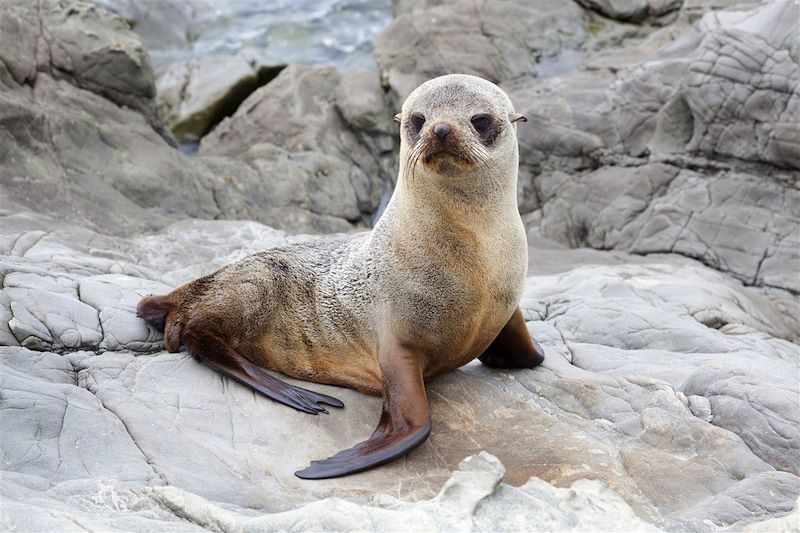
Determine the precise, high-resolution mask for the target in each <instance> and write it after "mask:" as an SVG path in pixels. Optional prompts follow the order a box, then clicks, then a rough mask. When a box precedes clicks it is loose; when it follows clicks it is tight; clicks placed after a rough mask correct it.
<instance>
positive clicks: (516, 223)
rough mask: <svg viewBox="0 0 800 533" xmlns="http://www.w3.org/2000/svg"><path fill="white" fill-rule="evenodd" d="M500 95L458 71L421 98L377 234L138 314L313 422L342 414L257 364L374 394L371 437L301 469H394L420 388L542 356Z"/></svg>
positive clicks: (150, 305)
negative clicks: (479, 367) (472, 364)
mask: <svg viewBox="0 0 800 533" xmlns="http://www.w3.org/2000/svg"><path fill="white" fill-rule="evenodd" d="M521 119H523V117H521V116H520V115H517V114H516V113H515V112H514V109H513V106H512V104H511V102H510V101H509V99H508V97H507V96H506V95H505V93H503V92H502V91H501V90H500V89H499V88H498V87H497V86H496V85H494V84H492V83H490V82H487V81H486V80H482V79H480V78H476V77H474V76H465V75H451V76H443V77H440V78H436V79H434V80H431V81H429V82H426V83H424V84H423V85H421V86H420V87H418V88H417V89H416V90H415V91H414V92H413V93H412V94H411V95H410V96H409V97H408V99H407V100H406V102H405V103H404V104H403V110H402V112H401V113H399V114H398V115H397V116H396V120H397V121H398V122H399V123H400V130H401V132H400V135H401V144H400V161H401V163H400V170H399V175H398V179H397V187H396V189H395V191H394V194H393V195H392V198H391V200H390V202H389V205H388V206H387V208H386V210H385V212H384V214H383V216H382V218H381V219H380V221H379V222H378V223H377V224H376V226H375V228H374V229H373V231H372V232H370V233H364V234H359V235H339V236H329V237H321V238H317V239H313V240H309V241H305V242H302V243H295V244H291V245H287V246H284V247H280V248H275V249H271V250H268V251H265V252H261V253H259V254H255V255H254V256H251V257H248V258H245V259H243V260H242V261H240V262H238V263H234V264H232V265H229V266H227V267H224V268H222V269H220V270H218V271H217V272H214V273H212V274H210V275H208V276H204V277H202V278H200V279H198V280H195V281H193V282H190V283H187V284H185V285H183V286H181V287H178V288H177V289H175V290H174V291H173V292H171V293H169V294H167V295H164V296H150V297H147V298H145V299H143V300H142V301H141V302H140V303H139V307H138V314H139V316H140V317H142V318H144V319H145V320H146V321H147V322H148V323H149V324H150V325H151V326H153V327H155V328H157V329H159V330H161V331H163V332H164V335H165V345H166V347H167V349H168V350H170V351H178V350H179V349H180V348H181V346H185V347H186V349H187V350H188V351H189V352H190V353H191V354H192V355H193V356H194V357H196V358H197V359H199V360H200V361H202V362H204V363H205V364H207V365H209V366H211V367H212V368H215V369H216V370H218V371H220V372H222V373H224V374H226V375H228V376H230V377H232V378H234V379H235V380H237V381H239V382H241V383H243V384H245V385H247V386H250V387H252V388H253V389H254V390H257V391H259V392H260V393H262V394H263V395H265V396H267V397H269V398H272V399H273V400H275V401H278V402H281V403H283V404H286V405H288V406H290V407H293V408H295V409H298V410H301V411H304V412H308V413H311V414H318V413H327V410H326V409H325V407H324V406H325V405H327V406H335V407H342V406H343V404H342V403H341V402H340V401H339V400H337V399H335V398H333V397H331V396H327V395H324V394H319V393H316V392H313V391H310V390H307V389H304V388H300V387H295V386H292V385H289V384H287V383H284V382H283V381H281V380H279V379H277V378H275V377H274V376H272V375H271V374H268V373H266V372H265V371H264V368H268V369H271V370H277V371H280V372H283V373H285V374H288V375H291V376H294V377H298V378H302V379H306V380H310V381H316V382H320V383H329V384H335V385H342V386H347V387H351V388H354V389H357V390H360V391H362V392H366V393H371V394H380V395H382V397H383V412H382V415H381V417H380V422H379V425H378V428H377V429H376V430H375V432H374V433H373V435H372V437H370V438H369V439H368V440H366V441H364V442H362V443H360V444H357V445H355V446H354V447H352V448H350V449H347V450H344V451H342V452H339V453H337V454H336V455H334V456H332V457H330V458H328V459H325V460H323V461H314V462H312V463H311V466H309V467H308V468H306V469H304V470H302V471H300V472H297V475H298V476H299V477H301V478H307V479H308V478H313V479H317V478H327V477H336V476H342V475H347V474H352V473H355V472H360V471H362V470H365V469H368V468H371V467H373V466H376V465H379V464H383V463H386V462H388V461H391V460H393V459H395V458H397V457H399V456H401V455H403V454H405V453H407V452H408V451H409V450H411V449H413V448H414V447H416V446H419V445H420V444H422V443H423V442H424V441H425V440H426V439H427V437H428V435H429V433H430V430H431V422H430V412H429V406H428V401H427V396H426V393H425V385H424V381H425V379H429V378H432V377H435V376H436V375H439V374H441V373H442V372H446V371H448V370H452V369H454V368H457V367H459V366H461V365H463V364H465V363H467V362H469V361H471V360H472V359H475V358H476V357H478V358H479V359H480V360H481V361H482V362H483V363H485V364H487V365H490V366H495V367H501V368H532V367H534V366H536V365H538V364H540V363H541V361H542V360H543V354H542V352H541V348H540V347H539V346H538V344H537V343H535V341H533V339H532V338H531V337H530V335H529V334H528V331H527V328H526V327H525V322H524V320H523V319H522V313H521V312H520V310H519V307H518V302H519V298H520V296H521V293H522V288H523V284H524V279H525V274H526V267H527V262H528V260H527V243H526V240H525V232H524V228H523V225H522V221H521V219H520V216H519V213H518V211H517V204H516V190H517V165H518V152H517V139H516V131H515V129H516V125H515V123H516V122H517V121H518V120H521Z"/></svg>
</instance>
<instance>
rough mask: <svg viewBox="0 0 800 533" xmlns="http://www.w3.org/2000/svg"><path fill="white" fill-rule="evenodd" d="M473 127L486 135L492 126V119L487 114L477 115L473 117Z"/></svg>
mask: <svg viewBox="0 0 800 533" xmlns="http://www.w3.org/2000/svg"><path fill="white" fill-rule="evenodd" d="M471 122H472V127H473V128H475V131H477V132H478V133H480V134H481V135H486V134H488V133H489V130H490V129H491V127H492V121H491V120H489V117H487V116H486V115H475V116H474V117H472V120H471Z"/></svg>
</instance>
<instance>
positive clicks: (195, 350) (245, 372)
mask: <svg viewBox="0 0 800 533" xmlns="http://www.w3.org/2000/svg"><path fill="white" fill-rule="evenodd" d="M183 341H184V343H185V344H186V348H187V349H188V350H189V353H190V354H192V355H193V356H194V357H195V358H197V359H198V360H200V361H203V362H204V363H206V364H207V365H208V366H210V367H211V368H213V369H215V370H217V371H218V372H221V373H223V374H225V375H226V376H229V377H231V378H233V379H235V380H236V381H238V382H240V383H243V384H244V385H247V386H248V387H250V388H252V389H253V390H255V391H258V392H260V393H261V394H263V395H264V396H266V397H267V398H270V399H272V400H275V401H276V402H279V403H282V404H284V405H288V406H289V407H293V408H294V409H297V410H298V411H303V412H305V413H310V414H312V415H316V414H318V413H327V412H328V411H327V410H326V409H325V408H324V407H322V404H326V405H331V406H333V407H344V404H343V403H342V402H341V401H339V400H337V399H336V398H334V397H332V396H328V395H327V394H321V393H319V392H314V391H310V390H308V389H304V388H302V387H295V386H294V385H289V384H288V383H285V382H283V381H281V380H280V379H278V378H276V377H275V376H272V375H270V374H268V373H267V372H266V371H264V369H263V368H261V367H259V366H258V365H256V364H255V363H253V362H252V361H250V360H248V359H245V358H244V357H242V356H241V355H240V354H239V353H238V352H236V350H234V349H233V348H231V347H230V346H228V345H227V344H225V342H223V341H222V340H221V339H220V338H219V337H217V336H215V335H213V334H211V333H207V332H204V331H203V330H202V329H201V330H199V331H198V329H196V328H194V327H192V325H191V324H190V325H189V326H187V327H186V329H185V330H184V332H183Z"/></svg>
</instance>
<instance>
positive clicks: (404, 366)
mask: <svg viewBox="0 0 800 533" xmlns="http://www.w3.org/2000/svg"><path fill="white" fill-rule="evenodd" d="M384 355H386V354H384ZM384 360H386V362H385V363H384ZM421 361H422V358H421V357H420V356H419V354H416V353H414V352H413V351H412V350H410V349H408V348H403V347H400V346H398V347H396V348H394V349H393V350H392V351H391V353H390V354H388V357H382V358H381V370H382V372H383V377H384V391H383V410H382V412H381V419H380V422H379V423H378V427H377V429H376V430H375V432H374V433H373V434H372V436H371V437H370V438H369V439H368V440H366V441H364V442H362V443H359V444H356V445H355V446H353V447H352V448H349V449H347V450H343V451H341V452H339V453H337V454H336V455H334V456H332V457H329V458H328V459H324V460H321V461H312V462H311V465H309V466H308V468H306V469H304V470H300V471H299V472H295V475H296V476H297V477H299V478H302V479H326V478H332V477H340V476H346V475H348V474H355V473H356V472H362V471H364V470H367V469H369V468H372V467H374V466H378V465H382V464H385V463H388V462H390V461H392V460H394V459H397V458H398V457H402V456H403V455H405V454H406V453H408V452H409V451H411V450H413V449H414V448H416V447H417V446H419V445H420V444H422V443H423V442H425V441H426V440H427V439H428V436H429V435H430V433H431V417H430V407H429V405H428V397H427V396H426V394H425V383H424V382H423V379H422V363H421Z"/></svg>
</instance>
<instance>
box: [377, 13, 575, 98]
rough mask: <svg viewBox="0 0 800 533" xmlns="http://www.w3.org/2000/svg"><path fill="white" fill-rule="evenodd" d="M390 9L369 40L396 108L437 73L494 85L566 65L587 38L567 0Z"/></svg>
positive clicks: (572, 59) (437, 74)
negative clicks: (465, 76) (375, 36)
mask: <svg viewBox="0 0 800 533" xmlns="http://www.w3.org/2000/svg"><path fill="white" fill-rule="evenodd" d="M402 4H404V5H405V4H406V3H405V2H404V3H402ZM395 12H396V13H399V16H397V18H396V19H395V20H394V21H393V22H392V24H391V25H390V26H389V27H388V28H387V29H386V30H385V31H384V32H383V33H382V34H381V35H380V37H379V38H378V40H377V41H376V42H375V59H376V60H377V61H378V65H379V67H380V69H381V74H382V77H383V79H384V82H385V83H386V84H387V85H388V86H389V88H390V97H391V98H392V101H393V102H394V103H395V104H397V105H399V104H401V103H402V102H403V100H405V98H406V96H408V94H409V93H410V92H411V91H412V90H413V89H414V88H416V87H417V86H418V85H419V84H420V83H422V82H424V81H426V80H428V79H430V78H433V77H436V76H440V75H442V74H451V73H465V74H473V75H476V76H480V77H483V78H486V79H488V80H491V81H494V82H499V81H503V80H511V79H515V78H517V77H520V76H526V77H529V76H531V75H532V74H535V73H536V72H537V71H538V70H540V69H542V68H545V69H546V68H548V65H550V64H552V65H553V67H554V68H556V69H559V68H565V66H564V65H562V63H566V64H569V63H570V62H573V61H574V60H575V59H576V58H577V57H579V53H578V49H579V48H580V46H581V45H582V44H583V43H584V41H586V40H587V39H588V32H587V28H586V27H585V24H586V21H585V20H584V17H583V12H582V10H581V9H580V7H578V6H577V5H576V4H574V3H572V2H559V1H555V0H553V1H550V0H544V1H538V2H535V3H534V4H531V3H530V2H522V1H503V2H490V1H487V0H482V1H479V2H466V1H449V2H423V3H421V4H420V3H417V4H415V5H414V6H413V8H412V7H411V6H408V7H403V6H402V5H401V6H399V7H398V5H396V6H395ZM562 55H563V56H564V57H563V58H562Z"/></svg>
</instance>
